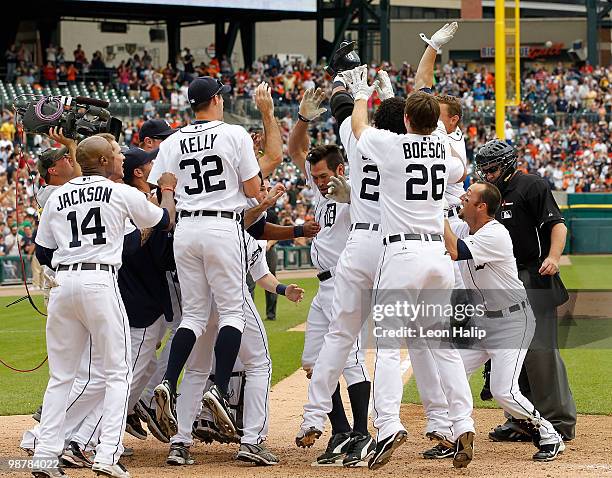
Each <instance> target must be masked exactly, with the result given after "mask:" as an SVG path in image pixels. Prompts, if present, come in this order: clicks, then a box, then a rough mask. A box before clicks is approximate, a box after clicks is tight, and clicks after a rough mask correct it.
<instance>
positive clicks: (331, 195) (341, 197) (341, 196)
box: [325, 176, 351, 203]
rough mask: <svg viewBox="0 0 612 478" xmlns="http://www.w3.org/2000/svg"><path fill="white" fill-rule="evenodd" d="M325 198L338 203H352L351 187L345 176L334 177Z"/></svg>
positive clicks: (330, 181)
mask: <svg viewBox="0 0 612 478" xmlns="http://www.w3.org/2000/svg"><path fill="white" fill-rule="evenodd" d="M325 197H326V198H327V199H332V200H334V201H336V202H343V203H349V202H351V186H350V184H349V183H347V182H346V178H345V177H344V176H332V177H331V178H330V179H329V182H328V183H327V194H326V195H325Z"/></svg>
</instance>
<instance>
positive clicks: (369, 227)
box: [351, 222, 380, 231]
mask: <svg viewBox="0 0 612 478" xmlns="http://www.w3.org/2000/svg"><path fill="white" fill-rule="evenodd" d="M379 228H380V226H379V225H378V224H370V223H369V222H356V223H355V224H352V225H351V231H354V230H355V229H363V230H364V231H378V229H379Z"/></svg>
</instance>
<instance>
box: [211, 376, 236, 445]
mask: <svg viewBox="0 0 612 478" xmlns="http://www.w3.org/2000/svg"><path fill="white" fill-rule="evenodd" d="M202 402H203V403H204V404H205V405H206V406H207V407H208V408H209V409H210V411H211V413H212V414H213V418H214V420H215V425H217V427H218V428H219V430H220V431H221V433H223V434H224V435H229V436H231V437H233V436H234V435H236V433H237V431H238V427H237V426H236V422H235V421H234V417H233V415H232V413H231V409H230V405H229V402H228V401H227V396H226V395H225V394H224V393H223V392H222V391H221V390H220V389H219V387H217V386H216V385H213V386H212V387H210V389H209V390H208V392H206V393H205V394H204V396H203V397H202Z"/></svg>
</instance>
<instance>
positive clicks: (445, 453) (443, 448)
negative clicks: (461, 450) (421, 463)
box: [423, 442, 455, 460]
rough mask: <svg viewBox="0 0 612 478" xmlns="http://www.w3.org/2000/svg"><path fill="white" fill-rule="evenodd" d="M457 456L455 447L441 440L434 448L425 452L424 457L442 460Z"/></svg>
mask: <svg viewBox="0 0 612 478" xmlns="http://www.w3.org/2000/svg"><path fill="white" fill-rule="evenodd" d="M454 456H455V447H454V446H448V445H447V444H446V443H445V442H440V443H438V444H437V445H436V446H434V447H433V448H430V449H429V450H425V451H424V452H423V458H425V459H426V460H440V459H442V458H453V457H454Z"/></svg>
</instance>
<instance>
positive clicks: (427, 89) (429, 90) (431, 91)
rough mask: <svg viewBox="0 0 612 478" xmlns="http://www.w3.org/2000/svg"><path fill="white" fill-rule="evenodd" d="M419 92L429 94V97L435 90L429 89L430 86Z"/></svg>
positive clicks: (420, 89)
mask: <svg viewBox="0 0 612 478" xmlns="http://www.w3.org/2000/svg"><path fill="white" fill-rule="evenodd" d="M419 91H422V92H423V93H427V94H428V95H433V90H432V89H431V88H429V87H428V86H424V87H423V88H419Z"/></svg>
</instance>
